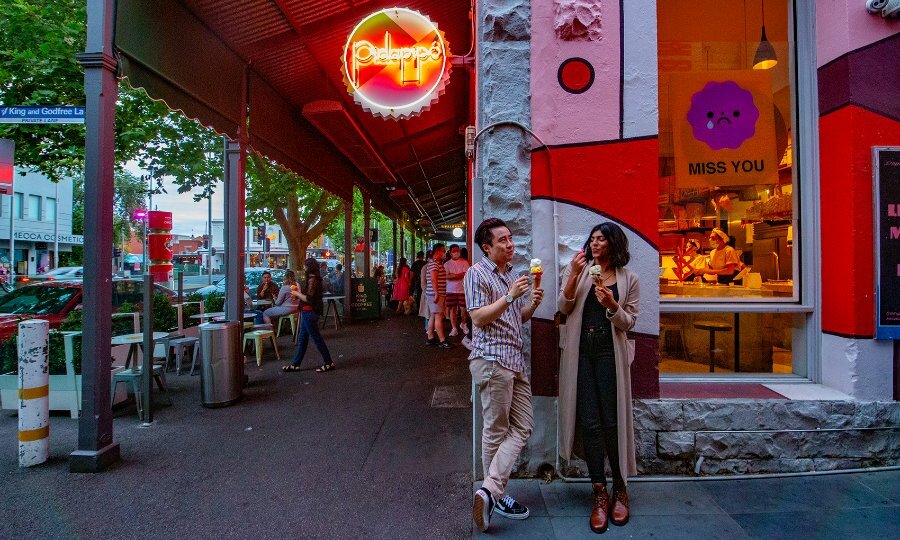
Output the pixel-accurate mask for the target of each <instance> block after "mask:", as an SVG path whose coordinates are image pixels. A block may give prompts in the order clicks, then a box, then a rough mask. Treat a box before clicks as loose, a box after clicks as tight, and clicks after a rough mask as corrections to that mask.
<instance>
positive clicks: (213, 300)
mask: <svg viewBox="0 0 900 540" xmlns="http://www.w3.org/2000/svg"><path fill="white" fill-rule="evenodd" d="M204 307H205V308H206V312H207V313H213V312H216V311H224V310H225V295H223V294H219V293H212V294H210V295H208V296H207V297H206V303H205V304H204Z"/></svg>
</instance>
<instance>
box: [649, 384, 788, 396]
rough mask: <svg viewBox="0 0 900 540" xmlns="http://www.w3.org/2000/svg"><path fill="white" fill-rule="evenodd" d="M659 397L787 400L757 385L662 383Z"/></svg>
mask: <svg viewBox="0 0 900 540" xmlns="http://www.w3.org/2000/svg"><path fill="white" fill-rule="evenodd" d="M659 397H661V398H669V399H689V398H700V399H787V398H786V397H784V396H782V395H781V394H779V393H778V392H775V391H774V390H770V389H768V388H766V387H765V386H763V385H761V384H756V383H712V382H709V383H698V382H683V383H682V382H660V383H659Z"/></svg>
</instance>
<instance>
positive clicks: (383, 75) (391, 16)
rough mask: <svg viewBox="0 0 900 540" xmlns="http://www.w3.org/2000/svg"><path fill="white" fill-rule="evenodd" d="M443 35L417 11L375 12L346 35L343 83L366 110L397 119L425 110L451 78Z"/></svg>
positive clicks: (393, 9)
mask: <svg viewBox="0 0 900 540" xmlns="http://www.w3.org/2000/svg"><path fill="white" fill-rule="evenodd" d="M449 57H450V49H449V46H448V45H447V40H446V39H445V38H444V33H443V32H441V31H440V30H438V27H437V25H436V24H434V23H433V22H431V20H430V19H429V18H428V17H426V16H425V15H422V14H421V13H419V12H418V11H413V10H411V9H407V8H389V9H384V10H381V11H378V12H376V13H373V14H371V15H369V16H368V17H366V18H365V19H363V20H362V21H360V22H359V24H357V25H356V27H355V28H354V29H353V32H351V33H350V37H349V38H348V39H347V43H346V45H344V56H343V58H342V64H343V65H342V67H341V71H342V73H343V74H344V83H345V84H346V85H347V91H348V92H350V94H351V95H352V96H353V99H354V100H355V101H356V102H357V103H358V104H359V105H360V106H361V107H362V108H363V109H365V110H367V111H369V112H371V113H372V114H374V115H376V116H381V117H383V118H393V119H395V120H399V119H401V118H408V117H410V116H415V115H417V114H419V113H421V112H423V111H425V110H427V109H428V108H429V107H430V106H431V104H432V103H434V102H436V101H437V99H438V98H439V97H440V95H441V94H442V93H443V92H444V87H445V86H446V84H447V81H448V80H449V79H450V70H449V69H448V68H449V66H448V58H449Z"/></svg>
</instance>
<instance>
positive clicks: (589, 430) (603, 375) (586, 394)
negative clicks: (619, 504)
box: [576, 325, 622, 484]
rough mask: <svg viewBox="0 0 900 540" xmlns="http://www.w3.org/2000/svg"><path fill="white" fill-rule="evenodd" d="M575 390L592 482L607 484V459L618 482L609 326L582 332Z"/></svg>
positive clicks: (586, 329)
mask: <svg viewBox="0 0 900 540" xmlns="http://www.w3.org/2000/svg"><path fill="white" fill-rule="evenodd" d="M577 391H578V394H577V403H576V417H577V419H578V424H579V425H580V426H581V434H582V439H583V441H584V454H585V455H584V457H585V461H587V466H588V472H589V473H590V475H591V482H595V483H604V484H605V483H606V470H605V463H604V461H605V459H606V458H608V459H609V467H610V469H612V474H613V479H615V480H617V481H620V480H622V472H621V470H620V468H619V433H618V428H617V423H618V422H617V407H618V405H617V400H616V397H617V396H616V394H617V391H616V356H615V351H614V349H613V342H612V328H611V326H605V325H604V326H600V327H596V328H584V329H582V331H581V343H580V346H579V351H578V390H577Z"/></svg>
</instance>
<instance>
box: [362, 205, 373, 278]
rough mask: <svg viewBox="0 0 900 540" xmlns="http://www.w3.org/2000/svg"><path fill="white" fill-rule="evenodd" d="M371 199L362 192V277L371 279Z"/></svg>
mask: <svg viewBox="0 0 900 540" xmlns="http://www.w3.org/2000/svg"><path fill="white" fill-rule="evenodd" d="M370 219H372V199H370V198H369V194H368V193H366V192H365V191H364V192H363V238H364V239H365V250H364V251H363V277H372V224H371V223H370V222H369V220H370Z"/></svg>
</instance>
